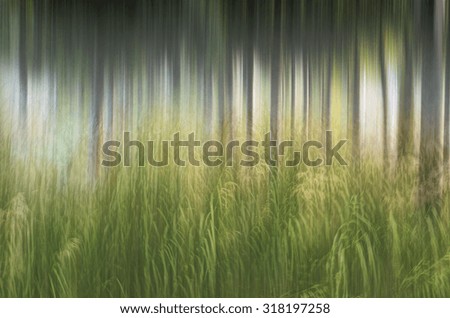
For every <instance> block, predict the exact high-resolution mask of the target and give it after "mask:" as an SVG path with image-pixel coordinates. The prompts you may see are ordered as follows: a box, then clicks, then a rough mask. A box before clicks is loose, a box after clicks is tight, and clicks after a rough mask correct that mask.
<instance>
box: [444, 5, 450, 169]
mask: <svg viewBox="0 0 450 318" xmlns="http://www.w3.org/2000/svg"><path fill="white" fill-rule="evenodd" d="M446 9H447V10H446V11H447V15H446V16H447V28H446V34H445V36H446V39H445V46H446V49H445V54H446V58H445V108H444V168H445V169H446V170H445V171H446V173H447V174H448V172H449V171H448V170H449V166H450V135H449V134H450V30H449V27H450V22H449V20H450V6H449V4H448V3H447V5H446Z"/></svg>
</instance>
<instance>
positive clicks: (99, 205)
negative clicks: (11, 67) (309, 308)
mask: <svg viewBox="0 0 450 318" xmlns="http://www.w3.org/2000/svg"><path fill="white" fill-rule="evenodd" d="M3 138H4V139H3V140H2V143H3V145H4V146H3V147H1V149H0V171H1V172H0V296H1V297H450V249H449V247H450V243H449V242H450V223H449V213H448V211H449V210H450V195H449V193H450V192H449V191H448V189H445V191H444V195H443V198H442V211H441V213H440V215H436V214H435V213H434V214H433V213H431V214H430V213H424V211H421V210H419V209H417V208H416V200H415V197H416V196H417V194H416V193H417V175H416V173H415V170H414V169H412V168H410V166H408V165H404V166H403V167H402V168H400V169H399V170H397V171H396V172H395V173H393V172H387V171H386V169H383V168H382V167H381V166H379V165H376V164H371V163H369V162H368V161H364V162H363V164H362V165H361V167H360V169H356V168H354V167H353V166H352V165H349V166H344V167H339V166H332V167H317V168H306V167H305V166H299V167H296V168H283V167H280V168H279V169H278V170H274V169H272V170H271V169H269V168H268V167H266V166H265V165H263V164H261V165H259V166H257V167H255V168H251V169H248V168H247V169H244V168H242V167H234V168H226V167H220V168H208V167H186V168H181V167H175V166H169V167H166V168H158V169H157V168H150V167H145V168H137V167H136V168H123V167H122V168H114V169H109V170H107V171H102V175H101V176H100V178H99V179H98V180H97V182H96V184H86V183H83V181H82V179H83V173H81V172H82V171H84V170H85V169H84V168H83V167H84V165H83V159H82V158H81V157H80V158H79V160H78V161H76V162H75V161H74V163H73V165H72V166H71V168H70V170H68V172H67V177H66V178H65V180H66V181H65V182H61V181H60V180H61V178H60V177H61V176H60V175H58V174H59V173H60V172H58V170H56V169H55V168H54V167H53V166H51V165H50V164H40V163H38V162H22V161H21V160H19V159H13V156H12V155H11V151H10V143H9V141H8V140H7V138H6V137H3ZM83 169H84V170H83Z"/></svg>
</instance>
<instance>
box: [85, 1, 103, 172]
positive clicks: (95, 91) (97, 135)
mask: <svg viewBox="0 0 450 318" xmlns="http://www.w3.org/2000/svg"><path fill="white" fill-rule="evenodd" d="M98 10H100V9H98ZM100 14H101V13H99V14H98V15H97V17H100ZM102 30H103V19H102V18H98V21H97V25H96V30H95V33H94V43H93V47H94V54H93V57H94V65H93V87H92V114H91V116H92V119H91V120H92V122H91V138H92V142H91V149H90V156H89V157H90V158H89V159H90V172H89V175H90V177H91V178H92V179H93V180H95V178H96V177H97V176H98V173H99V160H98V156H99V155H100V147H101V146H100V145H101V138H102V133H101V132H102V129H103V127H102V117H103V93H104V88H103V84H104V59H105V55H104V52H105V50H104V45H105V44H104V38H103V36H105V34H104V33H105V32H101V31H102Z"/></svg>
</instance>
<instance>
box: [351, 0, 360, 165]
mask: <svg viewBox="0 0 450 318" xmlns="http://www.w3.org/2000/svg"><path fill="white" fill-rule="evenodd" d="M359 14H360V12H359V5H358V1H357V2H356V12H355V31H354V32H355V34H354V36H355V38H354V41H353V45H354V48H353V49H354V52H353V59H354V65H353V67H354V69H353V112H352V113H353V114H352V115H353V125H352V126H353V128H352V139H353V140H352V142H353V146H352V154H353V160H355V162H356V165H357V166H358V165H359V161H360V146H361V143H360V127H359V120H360V118H359V117H360V116H359V110H360V101H359V97H360V95H359V93H360V92H359V88H360V64H359V59H360V57H359V43H358V27H359V24H358V15H359Z"/></svg>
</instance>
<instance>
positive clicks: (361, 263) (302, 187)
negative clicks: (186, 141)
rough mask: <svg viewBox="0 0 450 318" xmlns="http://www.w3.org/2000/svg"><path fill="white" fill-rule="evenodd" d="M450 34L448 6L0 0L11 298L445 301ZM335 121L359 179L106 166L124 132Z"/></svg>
mask: <svg viewBox="0 0 450 318" xmlns="http://www.w3.org/2000/svg"><path fill="white" fill-rule="evenodd" d="M449 23H450V3H448V1H444V0H385V1H373V0H371V1H370V0H334V1H324V0H317V1H307V0H298V1H294V0H292V1H291V0H280V1H277V0H260V1H252V0H239V1H238V0H217V1H207V0H190V1H175V0H168V1H151V0H148V1H147V0H127V1H125V0H109V1H108V0H90V1H87V0H79V1H72V0H66V1H57V0H18V1H12V0H0V119H1V128H0V133H1V134H2V136H1V142H2V146H1V147H2V150H1V156H2V157H1V158H2V170H1V171H2V172H1V182H0V209H3V212H4V217H3V221H2V217H1V213H0V227H1V226H8V227H9V232H8V231H4V232H5V234H2V235H5V240H4V243H0V245H1V244H5V249H4V251H7V252H4V255H3V256H2V255H1V254H0V273H2V270H1V269H2V268H3V269H4V271H3V273H2V274H0V283H2V282H3V283H4V284H3V287H1V285H2V284H0V295H6V296H14V295H15V296H21V295H22V296H23V295H34V296H36V295H53V296H67V295H72V296H78V295H84V296H98V295H103V296H105V295H106V296H110V295H114V296H130V295H131V296H143V295H147V296H148V295H153V296H155V295H156V296H161V297H163V296H166V297H167V296H180V295H181V296H194V295H197V296H199V295H200V296H205V295H207V296H224V295H229V296H261V295H264V296H302V295H303V296H305V295H307V296H308V295H309V296H324V295H325V296H330V295H331V296H341V297H342V296H344V297H345V296H402V295H403V296H446V297H448V296H449V292H450V271H449V270H448V266H447V265H448V264H449V263H448V262H449V260H450V257H449V255H450V254H448V250H449V246H448V241H449V240H448V234H446V233H448V232H449V231H448V229H450V226H449V220H448V214H449V213H448V211H449V195H448V183H449V181H448V180H449V178H448V175H449V169H450V165H449V161H450V131H449V129H450V90H449V87H450V86H449V84H448V82H449V81H450V59H449V57H450V28H449V26H450V24H449ZM326 130H332V131H333V134H334V135H333V136H334V138H335V140H337V139H341V138H345V139H348V140H349V145H348V146H347V147H349V149H348V153H347V154H346V155H347V156H349V158H350V159H351V160H350V163H349V164H350V166H349V167H347V168H346V167H335V166H333V167H331V168H330V167H329V169H325V168H318V169H316V170H314V171H312V170H309V169H306V170H305V168H304V167H298V168H295V169H293V170H291V172H289V171H287V172H286V171H284V170H283V169H280V170H276V171H274V170H273V169H269V170H265V167H260V168H258V169H255V171H247V170H245V171H244V170H243V171H240V170H239V169H234V171H231V170H233V169H229V171H225V170H224V169H219V170H217V169H216V170H215V169H212V170H214V171H212V170H208V169H204V168H198V170H197V172H195V169H194V170H192V169H190V168H187V169H185V170H183V171H181V170H179V169H175V168H173V167H172V168H168V169H166V170H158V171H156V170H155V169H153V168H147V169H145V171H144V170H133V169H131V170H127V171H128V174H127V172H120V171H118V170H120V169H116V170H117V171H116V170H114V171H113V170H108V169H105V168H102V167H101V166H100V162H101V159H102V155H101V147H102V144H103V143H104V142H105V141H107V140H110V139H119V140H121V139H120V138H121V136H122V133H123V132H124V131H131V132H133V133H134V132H135V133H136V134H135V136H136V137H137V136H141V137H142V138H143V140H150V139H155V138H156V139H164V138H166V139H167V138H170V137H171V136H172V134H173V133H175V132H177V131H182V132H187V133H189V132H191V131H195V132H196V133H197V136H201V138H202V139H203V140H206V139H211V138H214V139H218V140H222V141H229V140H232V139H240V140H244V139H255V140H263V137H262V136H263V135H264V133H266V132H270V133H271V136H272V139H274V140H286V139H294V140H295V141H296V142H302V141H306V140H308V139H311V138H319V139H321V138H323V136H324V134H325V131H326ZM324 169H325V170H324ZM106 170H108V171H106ZM139 171H140V172H139ZM81 180H91V181H92V182H88V184H87V185H88V190H86V187H85V186H86V184H85V183H83V181H81ZM92 184H93V185H95V186H94V187H92V189H91V190H89V189H90V186H91V185H92ZM19 210H20V211H22V212H23V213H22V212H20V213H19V212H17V213H18V214H17V213H16V214H15V213H13V212H11V211H19ZM8 211H9V212H8ZM24 211H28V212H26V213H25V212H24ZM29 211H34V212H32V213H31V212H29ZM189 211H191V212H189ZM192 211H196V212H195V213H194V212H192ZM395 211H398V212H399V213H398V214H396V213H395ZM405 211H406V212H411V213H405ZM418 211H425V212H426V213H425V215H426V216H427V217H426V218H423V222H422V221H421V222H416V221H417V219H421V218H418V217H417V215H418V213H416V212H418ZM0 212H2V211H1V210H0ZM225 212H227V213H228V214H227V213H225ZM27 213H31V214H29V215H28V216H27ZM33 213H34V214H33ZM216 213H219V214H216ZM239 213H240V214H239ZM130 214H131V215H133V217H132V220H131V221H130V220H129V219H128V218H127V215H128V216H130ZM11 215H13V217H12V216H11ZM14 215H15V216H14ZM17 215H19V216H17ZM50 215H52V216H54V218H53V217H52V218H50V217H49V216H50ZM413 216H414V217H413ZM50 219H51V221H50ZM11 220H12V221H11ZM119 220H121V222H119ZM40 221H42V222H43V223H46V224H47V225H46V226H43V225H42V224H43V223H40ZM11 222H12V223H11ZM21 222H23V223H21ZM47 222H48V223H47ZM417 223H420V224H417ZM25 224H27V225H25ZM51 224H53V226H51ZM19 225H20V226H19ZM139 225H144V228H140V230H136V228H135V227H136V226H139ZM198 227H199V228H198ZM48 228H50V229H52V230H50V233H48V232H47V231H48ZM18 229H21V230H18ZM23 229H25V230H23ZM88 229H90V230H88ZM192 229H194V230H192ZM21 231H22V232H21ZM89 231H91V232H89ZM192 231H194V232H192ZM317 231H320V232H321V233H324V236H323V238H321V239H319V238H318V237H317ZM7 233H10V234H7ZM11 233H12V234H11ZM18 233H19V234H18ZM151 233H156V234H151ZM314 233H316V234H314ZM402 233H403V234H402ZM36 237H39V238H40V242H48V243H46V244H44V245H39V244H38V243H36V242H38V241H37V239H36ZM219 237H220V238H219ZM274 237H275V238H276V239H274ZM238 238H239V240H238ZM238 241H241V242H242V243H239V242H238ZM293 241H296V243H293ZM199 242H200V243H199ZM202 242H203V243H202ZM408 242H409V243H408ZM412 242H414V243H412ZM191 243H192V244H191ZM186 244H188V245H186ZM202 244H205V245H202ZM239 244H241V245H239ZM411 244H412V245H411ZM38 245H39V246H38ZM196 245H199V246H201V248H200V250H199V249H197V248H196V247H195V246H196ZM18 246H21V247H20V248H18ZM86 246H88V247H86ZM120 246H123V247H130V246H134V248H129V249H126V250H123V247H120ZM262 246H266V247H267V249H268V250H267V251H265V252H263V249H262ZM412 246H415V249H413V248H412ZM150 247H151V248H150ZM314 248H317V249H316V250H315V249H314ZM16 249H17V250H20V251H22V252H20V253H22V254H20V253H19V252H14V250H16ZM117 249H120V253H119V251H118V250H117ZM150 250H151V251H150ZM233 251H234V252H233ZM18 253H19V254H18ZM40 253H41V254H42V256H39V255H40ZM71 253H73V255H72V254H71ZM77 253H79V254H77ZM233 253H234V254H233ZM283 253H285V254H283ZM75 254H77V255H84V258H83V259H82V258H81V257H80V258H77V257H75V256H74V255H75ZM122 254H123V255H128V257H126V258H121V257H120V255H122ZM52 255H53V256H52ZM54 255H57V256H54ZM102 255H103V258H102ZM219 255H221V256H220V257H224V259H226V260H229V262H224V263H221V264H219V263H220V262H219V259H220V258H219ZM233 255H234V256H233ZM44 256H46V257H47V258H48V259H44ZM232 256H233V257H232ZM26 257H29V259H28V263H26V260H27V258H26ZM114 257H117V259H115V260H114ZM255 259H256V260H258V261H260V262H261V264H266V265H261V266H260V268H259V269H258V270H257V271H256V272H252V270H251V269H250V264H251V262H252V260H255ZM107 260H108V261H107ZM80 262H81V263H82V264H83V265H84V266H86V267H85V269H80V270H77V266H81V265H80V264H81V263H80ZM133 262H134V263H133ZM17 264H22V265H20V266H19V265H17ZM26 264H29V265H26ZM74 264H78V265H76V266H75V265H74ZM133 264H134V265H133ZM2 266H3V267H2ZM21 266H22V267H21ZM258 266H259V265H258ZM94 267H95V268H97V269H96V270H93V268H94ZM198 268H200V269H199V270H198ZM16 271H17V272H16ZM17 273H20V274H17ZM25 273H26V274H25ZM33 273H34V274H33ZM302 273H303V274H304V275H306V276H308V278H305V277H304V275H303V274H302ZM323 273H326V274H323ZM350 273H352V275H354V276H353V278H350V276H349V275H350ZM2 275H3V276H2ZM80 277H82V278H80ZM142 277H143V278H145V279H146V280H147V281H148V282H152V284H153V285H151V284H150V283H148V285H146V284H145V283H142V282H141V281H140V279H141V278H142ZM258 277H259V278H258ZM261 277H266V278H267V281H265V280H262V281H259V280H258V279H262V278H261ZM77 279H81V280H80V283H77ZM83 279H84V280H83ZM36 281H38V282H39V284H40V287H38V286H35V285H34V284H33V282H36ZM391 283H392V286H388V285H389V284H391ZM82 284H84V285H82ZM155 286H157V287H158V288H157V289H154V288H156V287H155ZM233 290H234V291H235V293H234V294H233V293H232V291H233Z"/></svg>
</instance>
